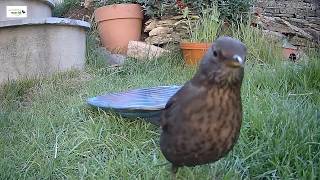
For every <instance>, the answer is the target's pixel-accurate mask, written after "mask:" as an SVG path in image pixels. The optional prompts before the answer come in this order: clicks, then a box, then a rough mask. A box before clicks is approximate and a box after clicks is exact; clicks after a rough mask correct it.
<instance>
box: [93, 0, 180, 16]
mask: <svg viewBox="0 0 320 180" xmlns="http://www.w3.org/2000/svg"><path fill="white" fill-rule="evenodd" d="M174 2H175V0H164V1H159V0H99V1H96V2H95V6H97V7H101V6H106V5H112V4H123V3H135V4H140V5H141V6H142V8H143V10H144V14H145V15H146V16H149V17H161V16H163V15H164V14H165V13H164V12H165V11H166V12H168V11H177V10H178V8H176V6H175V3H174Z"/></svg>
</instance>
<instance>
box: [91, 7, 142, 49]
mask: <svg viewBox="0 0 320 180" xmlns="http://www.w3.org/2000/svg"><path fill="white" fill-rule="evenodd" d="M142 19H143V12H142V8H141V6H140V5H138V4H116V5H109V6H104V7H101V8H98V9H96V11H95V20H96V21H97V22H98V29H99V34H100V38H101V40H102V44H103V46H104V47H106V48H107V49H108V50H109V51H111V52H113V53H121V54H126V52H127V49H128V43H129V41H138V40H140V38H141V29H142Z"/></svg>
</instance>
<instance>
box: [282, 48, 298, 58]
mask: <svg viewBox="0 0 320 180" xmlns="http://www.w3.org/2000/svg"><path fill="white" fill-rule="evenodd" d="M282 53H283V57H284V58H285V59H288V60H291V61H296V60H297V53H298V51H297V48H289V47H284V48H282Z"/></svg>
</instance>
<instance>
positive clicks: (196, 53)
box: [180, 42, 211, 65]
mask: <svg viewBox="0 0 320 180" xmlns="http://www.w3.org/2000/svg"><path fill="white" fill-rule="evenodd" d="M210 46H211V43H191V42H182V43H180V48H181V49H182V54H183V58H184V61H185V63H186V64H188V65H197V64H198V63H199V61H200V60H201V59H202V57H203V56H204V54H205V53H206V52H207V50H208V49H209V47H210Z"/></svg>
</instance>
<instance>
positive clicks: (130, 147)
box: [0, 36, 320, 179]
mask: <svg viewBox="0 0 320 180" xmlns="http://www.w3.org/2000/svg"><path fill="white" fill-rule="evenodd" d="M251 37H253V38H254V36H248V37H245V38H244V41H245V43H246V44H247V46H249V52H250V55H249V58H248V62H247V64H246V69H245V79H244V83H243V86H242V101H243V106H244V121H243V124H242V129H241V135H240V138H239V141H238V142H237V144H236V146H235V147H234V149H233V151H232V152H231V153H229V154H228V156H226V157H225V158H223V159H221V160H220V161H218V162H216V163H213V164H210V165H203V166H198V167H195V168H181V170H180V171H179V172H178V179H319V178H320V129H319V127H320V58H319V54H316V53H311V54H309V61H308V62H303V61H302V62H299V63H291V62H285V61H281V60H279V59H277V58H276V57H275V56H274V55H273V54H272V53H273V52H271V51H272V49H271V50H270V49H269V47H268V45H266V44H268V43H266V42H264V41H263V39H262V40H261V38H260V39H259V38H258V39H251V40H250V38H251ZM260 41H261V42H260ZM88 42H89V43H88V44H89V45H88V54H87V61H88V63H87V64H88V65H87V67H86V69H85V71H82V72H79V71H73V72H68V73H62V74H58V75H54V76H51V77H48V78H43V79H30V80H23V81H19V82H11V83H9V84H7V85H4V86H3V87H1V90H0V119H1V121H0V156H1V157H0V158H1V160H0V179H63V178H70V179H168V178H169V177H170V172H169V169H170V165H169V164H168V162H167V161H166V159H165V158H164V156H163V155H162V154H161V152H160V149H159V133H160V130H159V128H158V127H156V126H154V125H152V124H149V123H147V122H145V121H143V119H125V118H121V117H120V116H118V115H117V114H113V113H111V112H104V111H100V110H96V109H93V108H90V107H88V105H87V104H86V99H87V98H89V97H92V96H96V95H100V94H102V93H105V92H117V91H123V90H127V89H131V88H140V87H151V86H157V85H172V84H178V85H179V84H183V83H184V82H185V81H187V80H188V79H190V78H191V77H192V75H193V74H194V72H195V70H196V68H194V67H187V66H184V64H183V63H182V59H181V56H179V55H175V56H168V57H163V58H160V59H155V60H152V61H146V62H140V61H135V60H128V61H127V63H126V64H125V65H124V66H123V67H122V68H107V67H106V66H104V65H103V63H102V59H101V58H100V57H99V56H98V55H97V54H96V53H95V48H96V45H95V44H94V43H91V40H90V39H89V40H88ZM250 42H251V43H250ZM253 42H254V43H253ZM259 42H260V43H259ZM259 48H260V49H259ZM261 49H265V50H264V51H262V50H261ZM175 54H177V53H175Z"/></svg>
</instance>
